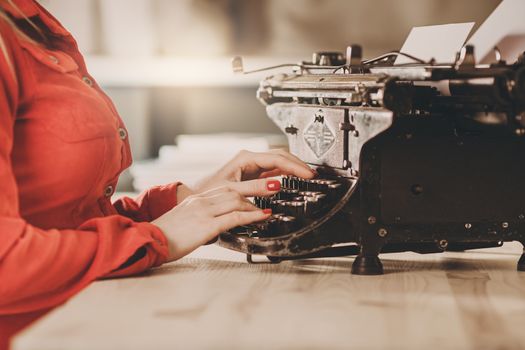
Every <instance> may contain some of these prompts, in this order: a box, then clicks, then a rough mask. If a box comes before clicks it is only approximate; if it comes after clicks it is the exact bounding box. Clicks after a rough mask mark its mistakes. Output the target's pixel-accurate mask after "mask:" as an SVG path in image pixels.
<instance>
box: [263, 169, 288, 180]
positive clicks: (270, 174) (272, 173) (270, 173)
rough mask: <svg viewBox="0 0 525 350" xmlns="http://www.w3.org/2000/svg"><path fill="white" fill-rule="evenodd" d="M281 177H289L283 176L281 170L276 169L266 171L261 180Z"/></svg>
mask: <svg viewBox="0 0 525 350" xmlns="http://www.w3.org/2000/svg"><path fill="white" fill-rule="evenodd" d="M279 175H287V174H283V173H282V171H281V169H274V170H270V171H265V172H263V173H261V175H259V179H265V178H268V177H275V176H279Z"/></svg>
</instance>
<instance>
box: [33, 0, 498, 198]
mask: <svg viewBox="0 0 525 350" xmlns="http://www.w3.org/2000/svg"><path fill="white" fill-rule="evenodd" d="M40 3H41V4H42V5H43V6H44V7H46V8H47V9H48V10H49V11H50V12H51V13H52V14H54V15H55V16H56V17H57V18H58V19H59V20H60V21H61V22H62V24H63V25H64V26H65V27H66V28H67V29H68V30H69V31H70V32H71V33H72V34H73V35H74V36H75V38H76V39H77V41H78V44H79V47H80V50H81V51H82V52H83V54H84V55H85V56H86V61H87V64H88V68H89V70H90V72H91V74H92V75H93V76H94V77H95V78H96V79H97V81H98V83H99V84H100V85H101V86H102V87H103V88H104V89H105V91H106V92H107V93H108V94H109V95H110V96H111V97H112V98H113V100H114V102H115V104H116V105H117V108H118V110H119V112H120V114H121V116H122V118H123V119H124V121H125V123H126V125H127V127H128V130H129V134H130V141H131V145H132V150H133V154H134V158H135V165H134V166H133V167H132V169H131V172H127V173H126V174H125V176H123V178H122V179H121V181H120V185H119V188H120V189H121V190H142V189H144V188H147V187H149V186H150V185H153V184H159V183H167V182H171V181H174V180H175V179H180V180H183V181H185V182H187V183H190V184H191V183H192V182H194V181H195V179H197V178H198V177H200V176H201V175H202V174H204V173H205V172H208V171H210V170H212V169H213V168H214V167H216V166H218V165H219V164H220V163H222V162H223V161H225V160H227V159H228V158H229V157H230V156H231V155H232V154H233V153H235V151H236V150H237V149H238V148H248V149H252V150H255V151H263V150H265V149H267V148H268V147H274V146H276V145H280V144H283V143H284V142H285V140H284V138H283V137H282V136H279V135H280V132H279V130H278V129H277V128H276V127H275V126H274V125H273V124H272V123H271V122H270V120H269V119H267V118H266V114H265V111H264V107H263V106H262V105H260V104H259V102H258V101H257V100H256V98H255V91H256V88H257V84H258V82H259V80H260V79H262V78H264V76H265V74H262V75H261V74H259V75H250V76H235V75H233V74H232V73H231V68H230V59H231V57H232V56H234V55H243V56H244V58H245V64H246V67H247V68H255V67H260V66H267V65H273V64H279V63H289V62H297V61H300V60H306V59H308V58H309V57H310V56H311V54H312V52H314V51H321V50H339V51H344V49H345V47H346V46H347V45H350V44H353V43H359V44H361V45H362V46H363V48H364V55H365V57H366V58H370V57H373V56H376V55H378V54H381V53H383V52H385V51H388V50H392V49H399V48H400V47H401V45H402V44H403V41H404V39H405V38H406V36H407V34H408V33H409V31H410V29H411V28H412V27H414V26H422V25H432V24H444V23H454V22H470V21H473V22H475V23H476V26H475V27H474V30H473V32H474V31H475V30H476V28H477V27H478V26H479V25H480V24H481V23H482V22H483V21H484V20H485V18H486V17H487V16H488V15H489V14H490V13H491V12H492V11H493V9H494V8H495V7H496V6H497V5H498V4H499V3H500V0H75V1H71V0H40ZM429 44H431V43H429ZM266 74H268V73H266ZM224 133H229V134H224ZM232 133H233V134H232ZM203 134H204V135H208V136H204V137H203V136H201V135H203ZM210 134H212V135H210Z"/></svg>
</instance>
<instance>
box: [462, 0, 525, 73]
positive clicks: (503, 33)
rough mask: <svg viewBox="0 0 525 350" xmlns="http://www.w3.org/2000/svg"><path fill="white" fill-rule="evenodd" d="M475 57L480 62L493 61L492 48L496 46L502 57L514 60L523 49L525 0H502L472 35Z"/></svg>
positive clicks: (524, 46) (524, 41)
mask: <svg viewBox="0 0 525 350" xmlns="http://www.w3.org/2000/svg"><path fill="white" fill-rule="evenodd" d="M469 44H472V45H474V50H475V53H476V57H477V58H478V59H479V61H480V62H481V63H490V62H492V61H494V54H493V52H492V49H493V48H494V46H498V47H499V49H500V50H501V53H502V58H503V59H505V60H507V61H508V62H514V61H515V60H516V58H517V57H518V55H519V54H520V53H521V52H523V51H525V0H503V1H502V2H501V4H499V6H498V7H496V9H495V10H494V11H493V12H492V14H491V15H490V16H489V17H488V18H487V20H486V21H485V22H484V23H483V24H482V25H481V26H480V27H479V29H478V30H477V31H476V33H474V35H472V37H471V38H470V40H469Z"/></svg>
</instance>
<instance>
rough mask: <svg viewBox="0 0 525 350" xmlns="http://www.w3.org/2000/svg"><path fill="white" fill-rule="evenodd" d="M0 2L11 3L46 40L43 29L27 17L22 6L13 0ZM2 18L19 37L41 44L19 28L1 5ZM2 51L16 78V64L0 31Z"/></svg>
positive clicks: (0, 0) (0, 16)
mask: <svg viewBox="0 0 525 350" xmlns="http://www.w3.org/2000/svg"><path fill="white" fill-rule="evenodd" d="M0 3H8V4H9V5H11V7H12V8H14V9H15V11H17V12H18V13H19V14H20V15H21V16H22V17H23V18H24V20H25V21H26V22H27V23H28V24H29V25H30V26H31V27H32V28H33V29H35V31H36V32H37V33H38V34H39V35H40V36H41V37H42V38H43V39H44V41H45V40H46V36H45V35H44V33H43V32H42V30H41V29H40V28H38V26H37V25H36V24H35V23H34V22H33V21H31V19H29V17H27V16H26V15H25V14H24V12H23V11H22V10H20V8H19V7H18V6H17V5H16V4H15V3H13V1H12V0H0ZM0 18H1V19H3V20H4V21H5V22H6V23H7V24H8V25H9V26H10V27H11V28H12V29H13V31H14V32H15V34H16V35H17V36H18V37H20V38H21V39H22V40H25V41H29V42H31V43H33V44H35V45H40V44H39V43H38V42H37V41H35V40H34V39H33V38H31V37H30V36H29V35H27V34H26V33H24V32H23V31H22V30H21V29H20V28H18V26H17V25H16V24H15V23H14V22H13V20H12V19H11V17H9V15H7V13H5V11H4V10H3V9H2V8H1V7H0ZM0 51H2V54H3V55H4V58H5V60H6V62H7V64H8V65H9V69H10V70H11V72H12V73H13V76H14V77H15V78H16V72H15V66H14V64H13V61H12V60H11V57H10V56H9V52H8V50H7V45H6V43H5V40H4V37H3V35H2V33H0ZM15 80H16V79H15Z"/></svg>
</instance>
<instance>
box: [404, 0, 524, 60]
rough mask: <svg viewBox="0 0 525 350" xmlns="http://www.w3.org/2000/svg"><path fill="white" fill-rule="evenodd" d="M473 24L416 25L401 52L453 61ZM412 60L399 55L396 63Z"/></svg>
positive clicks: (424, 57) (424, 58)
mask: <svg viewBox="0 0 525 350" xmlns="http://www.w3.org/2000/svg"><path fill="white" fill-rule="evenodd" d="M522 1H524V2H525V0H522ZM473 26H474V22H469V23H452V24H443V25H435V26H425V27H414V28H412V30H411V31H410V34H409V35H408V37H407V39H406V40H405V43H404V44H403V47H402V49H401V52H404V53H407V54H410V55H412V56H415V57H417V58H420V59H422V60H425V61H430V60H431V59H432V58H434V59H435V60H436V62H437V63H452V62H454V59H455V57H456V53H457V52H459V51H460V50H461V48H462V47H463V45H464V44H465V41H466V40H467V37H468V35H469V33H470V31H471V30H472V27H473ZM411 62H413V61H412V60H411V59H409V58H406V57H403V56H399V57H398V58H397V59H396V61H395V64H404V63H411Z"/></svg>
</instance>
